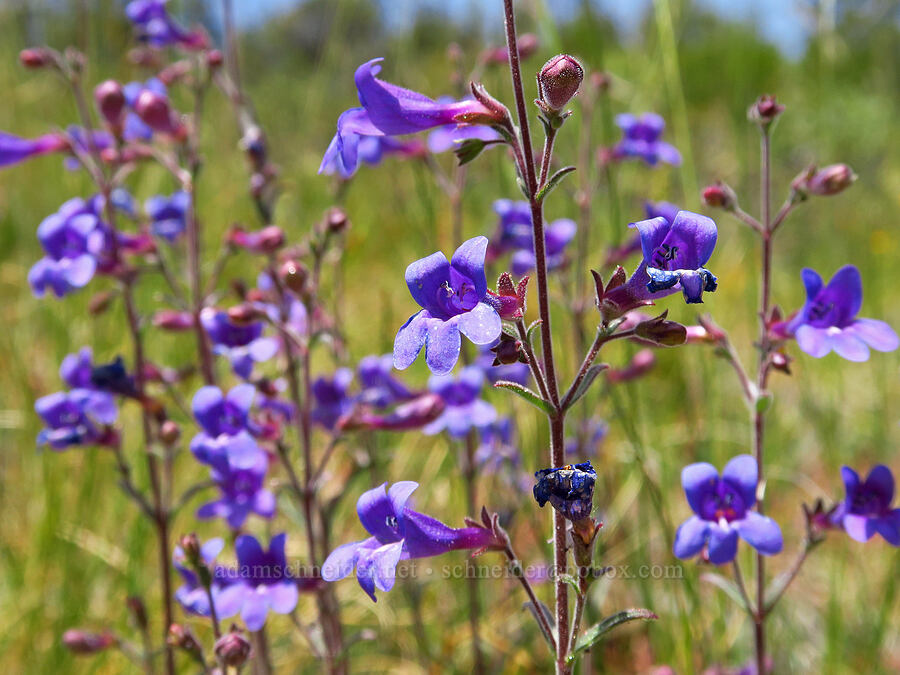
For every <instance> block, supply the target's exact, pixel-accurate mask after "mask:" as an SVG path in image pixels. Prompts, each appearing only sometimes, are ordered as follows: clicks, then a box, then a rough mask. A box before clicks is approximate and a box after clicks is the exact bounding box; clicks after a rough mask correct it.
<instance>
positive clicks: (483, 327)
mask: <svg viewBox="0 0 900 675" xmlns="http://www.w3.org/2000/svg"><path fill="white" fill-rule="evenodd" d="M487 244H488V240H487V238H486V237H475V238H474V239H469V240H468V241H466V242H464V243H463V244H462V245H461V246H460V247H459V248H458V249H456V252H455V253H454V254H453V259H452V260H451V261H450V262H449V263H448V262H447V258H446V257H445V256H444V254H443V253H441V252H440V251H439V252H437V253H433V254H431V255H430V256H428V257H427V258H422V259H421V260H417V261H416V262H414V263H412V264H411V265H410V266H409V267H407V268H406V285H407V287H408V288H409V292H410V293H411V294H412V296H413V299H414V300H415V301H416V302H418V303H419V306H420V307H422V308H423V309H422V310H421V311H419V312H417V313H416V314H413V315H412V316H411V317H410V318H409V320H408V321H407V322H406V323H405V324H403V326H402V327H401V328H400V330H399V331H398V332H397V337H396V338H395V339H394V367H395V368H397V369H399V370H403V369H405V368H408V367H409V366H410V365H412V363H413V361H415V360H416V357H418V355H419V352H420V351H421V350H422V347H425V363H426V364H427V365H428V368H429V369H430V370H431V372H433V373H435V374H438V375H444V374H446V373H449V372H450V371H451V370H453V366H454V365H455V364H456V361H457V359H459V351H460V346H461V343H460V337H459V334H460V332H462V333H463V334H464V335H465V336H466V337H467V338H469V339H470V340H471V341H472V342H474V343H475V344H476V345H484V344H490V343H491V342H493V341H494V340H496V339H497V338H498V337H499V336H500V330H501V321H500V315H499V314H497V310H495V309H494V308H493V307H492V306H491V305H490V304H488V303H487V302H486V300H487V296H488V290H487V279H486V278H485V275H484V256H485V253H486V251H487Z"/></svg>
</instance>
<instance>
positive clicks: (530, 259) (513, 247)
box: [488, 199, 578, 276]
mask: <svg viewBox="0 0 900 675" xmlns="http://www.w3.org/2000/svg"><path fill="white" fill-rule="evenodd" d="M494 212H495V213H496V214H497V216H498V217H499V221H498V223H497V231H496V234H495V235H494V237H493V239H492V240H491V243H490V247H489V248H488V256H489V257H490V258H491V259H494V258H497V257H499V256H501V255H503V254H505V253H512V256H511V257H510V268H511V271H512V273H513V274H515V275H517V276H519V275H522V274H527V273H528V272H530V271H531V270H533V269H534V265H535V258H534V236H533V227H532V223H531V206H530V205H529V204H528V202H523V201H518V202H515V201H512V200H511V199H498V200H497V201H495V202H494ZM577 229H578V226H577V225H576V224H575V221H574V220H570V219H569V218H560V219H558V220H554V221H553V222H551V223H548V224H547V225H546V226H545V228H544V245H545V247H546V255H547V269H548V270H557V269H561V268H562V267H563V266H564V265H565V264H566V262H567V258H566V247H567V246H568V244H569V243H570V242H571V241H572V240H573V239H574V238H575V233H576V231H577Z"/></svg>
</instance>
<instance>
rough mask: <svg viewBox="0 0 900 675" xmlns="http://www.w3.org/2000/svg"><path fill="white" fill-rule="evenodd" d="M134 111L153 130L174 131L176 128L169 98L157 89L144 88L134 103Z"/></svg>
mask: <svg viewBox="0 0 900 675" xmlns="http://www.w3.org/2000/svg"><path fill="white" fill-rule="evenodd" d="M134 111H135V112H136V113H137V115H138V117H140V118H141V120H142V121H143V122H144V123H145V124H146V125H147V126H148V127H150V128H151V129H153V131H159V132H162V133H172V132H174V131H175V130H176V125H175V124H174V123H173V121H172V108H171V107H170V106H169V99H168V98H166V97H165V96H162V95H160V94H157V93H156V92H155V91H151V90H150V89H144V91H142V92H141V93H140V95H139V96H138V98H137V101H135V103H134Z"/></svg>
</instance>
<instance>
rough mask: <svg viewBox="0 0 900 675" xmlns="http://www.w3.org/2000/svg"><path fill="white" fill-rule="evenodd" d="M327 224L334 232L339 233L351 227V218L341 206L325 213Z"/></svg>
mask: <svg viewBox="0 0 900 675" xmlns="http://www.w3.org/2000/svg"><path fill="white" fill-rule="evenodd" d="M325 226H326V227H327V228H328V231H329V232H331V233H332V234H339V233H341V232H343V231H344V230H346V229H347V228H348V227H350V219H349V218H347V212H346V211H344V209H342V208H341V207H339V206H334V207H332V208H330V209H328V213H327V214H325Z"/></svg>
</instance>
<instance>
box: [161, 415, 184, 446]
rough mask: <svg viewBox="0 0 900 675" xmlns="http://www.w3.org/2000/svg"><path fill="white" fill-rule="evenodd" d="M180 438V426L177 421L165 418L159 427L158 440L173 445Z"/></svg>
mask: <svg viewBox="0 0 900 675" xmlns="http://www.w3.org/2000/svg"><path fill="white" fill-rule="evenodd" d="M179 438H181V427H179V426H178V423H177V422H173V421H172V420H166V421H165V422H163V423H162V425H161V426H160V427H159V440H161V441H162V442H163V443H165V444H166V445H174V444H175V443H177V442H178V439H179Z"/></svg>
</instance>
